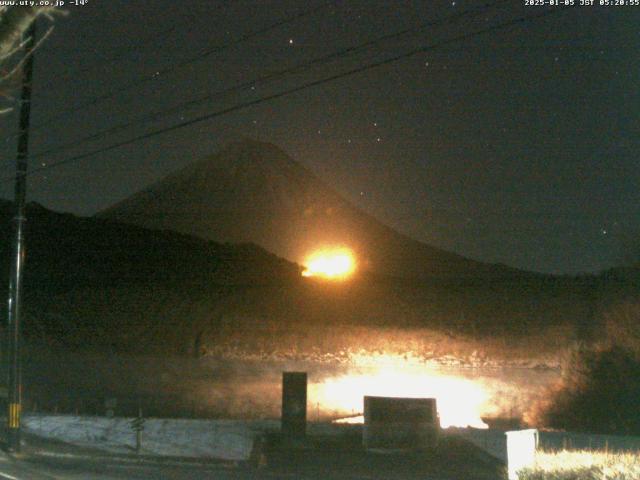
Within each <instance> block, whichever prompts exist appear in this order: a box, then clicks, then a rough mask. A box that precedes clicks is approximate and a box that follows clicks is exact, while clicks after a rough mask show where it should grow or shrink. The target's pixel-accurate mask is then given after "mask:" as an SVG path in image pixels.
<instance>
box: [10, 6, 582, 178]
mask: <svg viewBox="0 0 640 480" xmlns="http://www.w3.org/2000/svg"><path fill="white" fill-rule="evenodd" d="M570 8H573V7H559V8H553V9H548V10H545V11H544V12H541V13H539V14H537V15H528V16H524V17H518V18H516V19H513V20H509V21H507V22H502V23H500V24H497V25H494V26H492V27H488V28H485V29H482V30H478V31H475V32H472V33H468V34H464V35H459V36H457V37H453V38H450V39H448V40H444V41H442V42H439V43H435V44H431V45H424V46H422V47H419V48H416V49H413V50H411V51H409V52H406V53H403V54H400V55H396V56H393V57H390V58H387V59H384V60H381V61H378V62H374V63H370V64H368V65H364V66H360V67H357V68H354V69H351V70H348V71H346V72H343V73H339V74H335V75H332V76H330V77H326V78H324V79H320V80H314V81H311V82H307V83H305V84H303V85H300V86H297V87H294V88H291V89H288V90H284V91H281V92H278V93H274V94H271V95H266V96H264V97H261V98H259V99H255V100H250V101H247V102H243V103H240V104H237V105H235V106H232V107H228V108H225V109H222V110H218V111H215V112H211V113H208V114H205V115H201V116H199V117H196V118H193V119H190V120H186V121H184V122H181V123H178V124H176V125H172V126H169V127H164V128H160V129H157V130H154V131H151V132H148V133H145V134H143V135H138V136H136V137H133V138H130V139H128V140H123V141H121V142H117V143H115V144H112V145H109V146H107V147H103V148H99V149H96V150H93V151H91V152H86V153H83V154H79V155H75V156H72V157H69V158H66V159H64V160H60V161H58V162H55V163H51V164H49V165H47V166H43V167H39V168H36V169H33V170H31V172H30V175H33V174H35V173H39V172H42V171H46V170H50V169H52V168H57V167H60V166H63V165H67V164H69V163H73V162H77V161H80V160H84V159H86V158H89V157H92V156H94V155H97V154H100V153H105V152H108V151H111V150H115V149H116V148H119V147H123V146H126V145H131V144H133V143H136V142H139V141H141V140H147V139H149V138H153V137H155V136H157V135H161V134H163V133H168V132H172V131H174V130H179V129H181V128H184V127H188V126H191V125H194V124H197V123H202V122H204V121H207V120H210V119H212V118H216V117H219V116H222V115H225V114H228V113H232V112H235V111H238V110H242V109H245V108H248V107H252V106H255V105H259V104H260V103H264V102H267V101H270V100H275V99H277V98H281V97H285V96H288V95H292V94H294V93H297V92H300V91H302V90H306V89H308V88H312V87H316V86H318V85H322V84H325V83H329V82H332V81H335V80H339V79H342V78H345V77H350V76H352V75H356V74H358V73H362V72H364V71H367V70H372V69H374V68H378V67H382V66H385V65H389V64H391V63H394V62H397V61H399V60H403V59H406V58H409V57H412V56H414V55H417V54H420V53H425V52H428V51H430V50H434V49H437V48H440V47H443V46H446V45H450V44H453V43H457V42H460V41H464V40H468V39H470V38H473V37H477V36H481V35H485V34H487V33H493V32H496V31H498V30H501V29H503V28H506V27H510V26H513V25H517V24H519V23H525V22H529V21H533V20H537V19H540V18H543V17H547V16H549V15H552V14H554V13H558V12H561V11H565V10H567V9H570ZM6 180H7V179H6V178H5V181H6Z"/></svg>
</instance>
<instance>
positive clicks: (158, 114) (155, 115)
mask: <svg viewBox="0 0 640 480" xmlns="http://www.w3.org/2000/svg"><path fill="white" fill-rule="evenodd" d="M507 1H508V0H498V1H495V2H490V3H486V4H484V5H481V6H479V7H476V8H472V9H469V10H465V11H463V12H460V13H457V14H455V15H450V16H447V17H445V18H441V19H438V20H434V21H431V22H427V23H424V24H422V25H420V26H419V27H413V28H408V29H404V30H401V31H399V32H394V33H391V34H387V35H383V36H381V37H377V38H375V39H372V40H368V41H366V42H364V43H361V44H358V45H355V46H352V47H348V48H345V49H342V50H339V51H337V52H333V53H330V54H328V55H324V56H322V57H319V58H316V59H313V60H311V61H309V62H305V63H300V64H298V65H294V66H293V67H289V68H286V69H283V70H278V71H275V72H271V73H268V74H266V75H263V76H260V77H258V78H255V79H253V80H250V81H248V82H243V83H241V84H239V85H235V86H233V87H230V88H227V89H224V90H221V91H217V92H215V93H211V94H207V95H205V96H202V97H198V98H195V99H191V100H188V101H186V102H182V103H179V104H178V105H174V106H172V107H169V108H166V109H161V110H157V111H155V112H150V113H148V114H145V115H142V116H140V117H138V118H136V119H134V120H132V121H130V122H125V123H121V124H119V125H115V126H113V127H110V128H108V129H106V130H102V131H100V132H96V133H93V134H91V135H88V136H86V137H83V138H81V139H78V140H73V141H71V142H68V143H65V144H63V145H60V146H57V147H53V148H51V149H48V150H45V151H43V152H38V153H37V154H35V155H32V157H31V158H40V157H43V156H46V155H51V154H54V153H58V152H61V151H64V150H68V149H70V148H74V147H77V146H79V145H82V144H83V143H87V142H90V141H93V140H97V139H99V138H101V137H104V136H105V135H110V134H114V133H116V132H118V131H122V130H125V129H129V128H131V127H133V126H136V125H138V124H139V123H141V122H151V121H153V120H156V119H159V118H162V117H166V116H168V115H170V114H174V113H177V112H179V111H181V110H184V109H186V108H189V107H192V106H196V105H200V104H202V103H203V102H206V101H209V100H212V99H214V98H217V97H221V96H224V95H228V94H230V93H234V92H238V91H241V90H244V89H246V88H254V87H255V86H257V85H260V84H263V83H266V82H268V81H270V80H274V79H277V78H279V77H283V76H285V75H290V74H293V73H300V72H303V71H305V70H308V69H309V68H311V67H315V66H318V65H323V64H326V63H329V62H331V61H333V60H337V59H340V58H344V57H346V56H347V55H351V54H353V53H357V52H359V51H362V50H365V49H367V48H369V47H371V46H374V45H376V44H379V43H382V42H385V41H388V40H392V39H396V38H399V37H402V36H404V35H407V34H410V33H417V32H420V31H422V30H424V29H426V28H428V27H433V26H439V25H442V24H444V23H447V22H452V21H456V20H459V19H461V18H464V17H469V16H471V15H473V14H476V15H481V14H484V13H485V12H486V10H488V9H489V8H493V7H495V6H497V5H499V4H501V3H505V2H507Z"/></svg>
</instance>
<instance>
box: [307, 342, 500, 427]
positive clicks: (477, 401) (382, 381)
mask: <svg viewBox="0 0 640 480" xmlns="http://www.w3.org/2000/svg"><path fill="white" fill-rule="evenodd" d="M362 360H364V361H365V362H366V363H369V365H367V366H364V365H361V366H362V367H363V368H358V369H354V370H355V371H354V372H353V373H352V374H347V375H343V376H339V377H333V378H327V379H325V380H324V381H322V382H320V383H317V384H313V385H310V392H309V396H310V398H311V401H312V402H317V403H318V404H320V405H323V406H324V407H325V408H326V409H327V410H329V411H335V412H342V413H344V414H345V415H348V414H354V413H361V412H362V411H363V397H364V396H365V395H374V396H386V397H409V398H420V397H422V398H435V399H436V403H437V407H438V415H439V417H440V426H441V427H442V428H448V427H475V428H487V424H486V423H484V422H483V421H482V419H481V418H480V411H481V409H482V406H483V403H484V402H486V401H487V399H488V398H487V397H488V396H487V394H486V392H485V391H484V389H483V388H482V386H481V385H480V384H478V383H476V382H474V381H472V380H469V379H466V378H461V377H456V376H451V375H443V374H440V373H438V372H437V371H434V370H433V369H429V368H427V367H426V366H425V365H424V364H420V363H413V362H407V360H405V359H404V358H403V357H397V356H393V355H385V354H383V355H376V356H371V357H368V358H365V357H362V358H360V359H356V362H355V363H356V364H357V363H361V361H362ZM354 420H355V421H362V417H360V418H357V417H356V418H355V419H354Z"/></svg>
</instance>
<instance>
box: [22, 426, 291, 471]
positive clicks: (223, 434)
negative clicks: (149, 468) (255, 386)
mask: <svg viewBox="0 0 640 480" xmlns="http://www.w3.org/2000/svg"><path fill="white" fill-rule="evenodd" d="M132 420H133V419H132V418H107V417H91V416H74V415H29V416H25V417H24V419H23V422H24V428H25V431H26V432H28V433H32V434H34V435H38V436H40V437H44V438H48V439H52V440H59V441H62V442H66V443H69V444H72V445H76V446H79V447H90V448H95V449H99V450H103V451H106V452H110V453H119V454H131V453H133V452H134V451H135V445H136V435H135V432H134V430H133V429H132V426H131V421H132ZM278 425H279V424H278V423H277V422H269V421H263V422H251V423H248V422H245V421H236V420H193V419H160V418H149V419H145V423H144V431H143V432H142V449H141V450H140V454H142V455H159V456H165V457H193V458H210V459H211V458H213V459H223V460H247V459H248V458H249V455H250V454H251V450H252V448H253V443H254V440H255V439H256V438H257V437H258V436H259V435H260V434H261V433H263V432H265V431H267V430H273V429H274V428H278Z"/></svg>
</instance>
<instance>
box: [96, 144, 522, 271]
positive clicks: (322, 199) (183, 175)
mask: <svg viewBox="0 0 640 480" xmlns="http://www.w3.org/2000/svg"><path fill="white" fill-rule="evenodd" d="M97 217H98V218H107V219H112V220H116V221H119V222H123V223H130V224H135V225H141V226H144V227H148V228H155V229H166V230H174V231H178V232H181V233H186V234H190V235H195V236H198V237H201V238H205V239H209V240H214V241H222V242H232V243H233V242H248V241H249V242H253V243H256V244H258V245H260V246H262V247H263V248H265V249H267V250H268V251H271V252H273V253H275V254H276V255H279V256H281V257H284V258H287V259H289V260H290V261H294V262H297V263H300V264H304V261H305V258H306V256H308V255H309V254H310V253H311V252H312V251H314V250H316V249H319V248H322V247H326V246H344V247H347V248H350V249H352V250H353V251H354V252H355V253H356V257H357V260H358V263H359V267H360V268H362V269H364V270H368V271H371V272H373V273H377V274H383V275H391V276H399V277H411V278H430V277H433V276H436V277H438V276H465V277H466V276H483V277H486V276H489V277H494V276H515V275H527V274H532V273H530V272H524V271H521V270H517V269H515V268H511V267H507V266H504V265H495V264H487V263H483V262H479V261H476V260H471V259H468V258H465V257H463V256H461V255H458V254H455V253H451V252H448V251H445V250H442V249H439V248H436V247H432V246H430V245H427V244H424V243H422V242H419V241H417V240H414V239H412V238H410V237H408V236H406V235H403V234H401V233H399V232H397V231H395V230H394V229H392V228H391V227H389V226H387V225H385V224H383V223H382V222H380V221H378V220H377V219H375V218H374V217H373V216H371V215H369V214H367V213H366V212H363V211H362V210H360V209H358V208H357V207H355V206H353V205H352V204H351V203H350V202H349V201H348V200H346V199H345V198H343V197H342V196H341V195H340V194H339V193H338V192H337V191H335V190H334V189H333V188H331V187H330V186H329V185H327V184H326V183H325V182H323V181H322V180H320V179H319V178H318V177H317V176H316V175H315V174H313V172H311V171H310V170H309V169H308V168H306V167H305V166H304V165H302V164H300V163H299V162H297V161H295V160H293V159H292V158H291V157H289V156H288V155H287V154H286V153H285V152H284V151H283V150H281V149H280V148H279V147H277V146H275V145H273V144H271V143H266V142H258V141H255V140H246V139H245V140H243V141H239V142H234V143H231V144H228V145H227V146H226V147H224V148H222V149H221V150H220V151H219V152H218V153H216V154H214V155H210V156H207V157H205V158H203V159H201V160H198V161H196V162H194V163H192V164H190V165H187V166H186V167H184V168H182V169H180V170H178V171H175V172H173V173H171V174H169V175H168V176H167V177H165V178H163V179H161V180H160V181H158V182H156V183H154V184H152V185H150V186H149V187H147V188H145V189H143V190H142V191H140V192H138V193H136V194H134V195H132V196H130V197H128V198H126V199H124V200H122V201H120V202H118V203H116V204H115V205H113V206H111V207H109V208H107V209H105V210H103V211H101V212H99V213H98V214H97Z"/></svg>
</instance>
